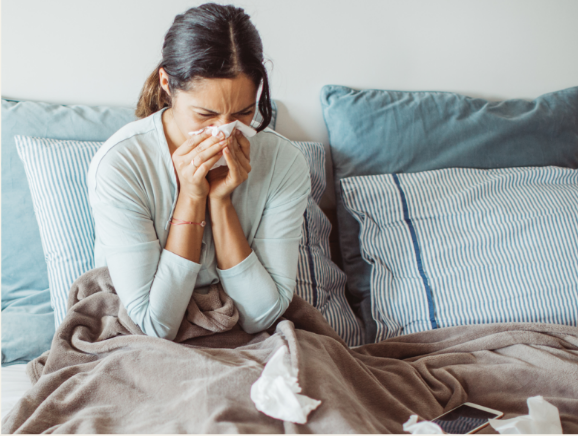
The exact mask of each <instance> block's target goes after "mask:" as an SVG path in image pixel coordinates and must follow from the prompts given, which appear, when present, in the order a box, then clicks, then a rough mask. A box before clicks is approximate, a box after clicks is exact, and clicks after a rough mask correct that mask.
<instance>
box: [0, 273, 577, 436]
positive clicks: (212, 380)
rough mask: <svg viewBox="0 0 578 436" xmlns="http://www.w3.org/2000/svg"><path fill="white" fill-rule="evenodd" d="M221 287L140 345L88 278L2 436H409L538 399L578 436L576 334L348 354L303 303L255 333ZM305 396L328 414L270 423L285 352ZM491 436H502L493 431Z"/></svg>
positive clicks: (508, 328) (397, 342)
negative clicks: (268, 394) (265, 376)
mask: <svg viewBox="0 0 578 436" xmlns="http://www.w3.org/2000/svg"><path fill="white" fill-rule="evenodd" d="M237 317H238V314H237V312H236V310H235V309H234V305H232V301H230V298H229V297H228V296H227V295H226V293H224V292H223V291H222V289H220V288H219V287H214V288H212V289H211V290H210V291H209V293H208V294H206V295H202V294H199V295H198V296H197V297H196V298H195V297H193V298H192V299H191V303H190V304H189V307H188V308H187V314H186V316H185V318H184V319H183V324H182V325H181V329H180V330H179V333H178V336H177V339H176V340H175V341H168V340H165V339H159V338H154V337H149V336H146V335H144V334H143V333H142V331H140V329H139V328H138V326H136V325H135V324H134V323H132V321H131V320H130V318H128V316H127V314H126V311H124V309H123V307H122V304H120V300H119V298H118V296H117V295H116V294H115V293H114V287H113V286H112V283H111V281H110V276H109V275H108V270H107V269H106V268H98V269H95V270H92V271H90V272H88V273H86V274H85V275H83V276H82V277H80V278H79V279H78V280H77V282H76V283H75V284H74V286H73V288H72V289H71V293H70V298H69V310H68V313H67V315H66V318H65V320H64V322H63V324H62V325H61V326H60V327H59V328H58V330H57V333H56V335H55V337H54V340H53V342H52V347H51V349H50V351H49V352H47V353H45V354H44V355H42V356H40V357H39V358H37V359H35V360H34V361H32V362H30V363H29V364H28V366H27V370H28V372H29V375H30V376H31V379H32V380H33V382H34V385H33V387H32V388H31V389H30V390H29V391H28V392H27V393H26V394H25V396H24V397H23V398H22V399H21V400H20V401H19V403H17V405H16V406H15V407H14V409H13V410H12V411H10V413H9V414H8V415H7V416H6V417H5V418H4V420H3V421H2V432H3V433H40V432H54V433H185V432H186V433H403V429H402V424H403V423H404V422H405V421H407V419H408V418H409V416H410V415H412V414H417V415H419V416H421V417H422V418H424V419H433V418H435V417H436V416H438V415H440V414H441V413H443V412H444V411H447V410H449V409H451V408H453V407H456V406H457V405H459V404H461V403H462V402H464V401H470V402H473V403H477V404H480V405H482V406H486V407H491V408H494V409H498V410H501V411H502V412H504V413H505V417H504V418H511V417H514V416H517V415H525V414H527V413H528V411H527V406H526V399H527V398H528V397H530V396H535V395H542V396H543V397H544V398H545V399H546V400H547V401H548V402H550V403H551V404H553V405H555V406H556V407H558V409H559V411H560V416H561V421H562V427H563V430H564V432H565V433H576V432H578V328H577V327H572V326H562V325H551V324H540V323H507V324H492V325H474V326H467V327H450V328H444V329H438V330H432V331H427V332H422V333H415V334H411V335H406V336H401V337H397V338H392V339H389V340H386V341H383V342H380V343H377V344H369V345H364V346H361V347H357V348H354V349H349V348H347V346H346V345H345V343H344V342H343V340H342V339H341V338H340V337H339V336H338V335H337V333H335V331H334V330H333V329H332V328H331V327H330V326H329V324H328V323H327V322H326V321H325V319H324V318H323V316H322V315H321V314H320V313H319V312H318V311H317V310H315V309H314V308H313V307H312V306H311V305H309V304H308V303H306V302H305V301H304V300H302V299H301V298H299V297H298V296H295V297H294V299H293V301H292V303H291V305H290V306H289V308H288V309H287V311H286V312H285V314H284V315H283V317H281V318H280V319H279V320H278V321H277V322H276V323H275V324H273V325H272V326H271V327H270V328H269V329H268V330H266V331H263V332H260V333H257V334H248V333H246V332H244V331H243V330H242V329H241V328H240V327H239V326H238V324H237V319H238V318H237ZM283 345H286V346H287V347H288V349H289V354H290V359H291V365H293V367H294V368H295V369H297V370H298V373H299V375H298V379H299V380H298V381H299V385H300V386H301V387H302V392H301V393H302V394H303V395H307V396H309V397H311V398H315V399H319V400H321V401H322V404H321V405H320V406H319V407H318V408H317V409H316V410H314V411H312V412H311V413H310V415H309V417H308V422H307V423H306V424H302V425H301V424H293V423H290V422H283V421H279V420H275V419H273V418H271V417H268V416H266V415H264V414H262V413H260V412H259V411H257V410H256V408H255V406H254V404H253V403H252V401H251V399H250V389H251V385H252V384H253V383H254V382H255V381H256V380H257V379H258V378H259V376H260V375H261V372H262V370H263V367H264V365H265V364H266V363H267V361H268V360H269V359H270V357H271V356H272V355H273V354H274V353H275V351H277V350H278V349H279V348H280V347H281V346H283ZM482 432H484V433H495V432H494V431H493V429H491V428H490V427H487V428H485V429H483V430H482Z"/></svg>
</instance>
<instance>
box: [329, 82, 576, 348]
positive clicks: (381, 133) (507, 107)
mask: <svg viewBox="0 0 578 436" xmlns="http://www.w3.org/2000/svg"><path fill="white" fill-rule="evenodd" d="M321 106H322V109H323V117H324V119H325V123H326V125H327V130H328V133H329V144H330V148H331V156H332V160H333V166H334V176H335V187H336V198H337V218H338V224H339V244H340V249H341V254H342V257H343V269H344V271H345V273H346V274H347V288H348V292H350V293H351V294H352V295H354V296H355V297H357V298H359V299H361V305H360V312H361V316H362V317H363V319H364V321H365V323H366V341H367V342H373V337H372V336H373V335H374V334H375V327H372V324H373V322H374V320H373V319H372V317H371V314H370V311H371V304H370V298H369V295H370V286H369V277H370V271H371V269H370V267H369V265H368V264H367V263H366V262H364V261H363V259H362V257H361V253H360V250H359V241H358V234H359V225H358V224H357V222H356V221H355V219H354V218H353V217H352V216H351V215H350V214H349V213H348V212H347V211H346V210H345V208H344V206H343V202H342V200H341V196H340V193H339V180H340V179H342V178H345V177H352V176H365V175H377V174H390V173H413V172H418V171H428V170H436V169H442V168H453V167H461V168H508V167H523V166H546V165H556V166H561V167H568V168H578V122H577V121H576V120H578V87H574V88H568V89H565V90H562V91H557V92H552V93H549V94H544V95H542V96H540V97H538V98H536V99H535V100H532V101H526V100H519V99H512V100H505V101H497V102H491V101H487V100H484V99H480V98H470V97H466V96H464V95H460V94H455V93H451V92H434V91H431V92H430V91H387V90H375V89H371V90H363V91H357V90H354V89H351V88H347V87H345V86H337V85H327V86H324V87H323V89H322V90H321Z"/></svg>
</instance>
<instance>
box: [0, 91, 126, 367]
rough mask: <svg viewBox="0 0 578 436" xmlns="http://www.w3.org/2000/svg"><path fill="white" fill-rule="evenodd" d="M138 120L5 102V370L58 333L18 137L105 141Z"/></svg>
mask: <svg viewBox="0 0 578 436" xmlns="http://www.w3.org/2000/svg"><path fill="white" fill-rule="evenodd" d="M133 119H134V114H133V110H132V109H128V108H113V107H101V106H93V107H91V106H82V105H59V104H52V103H42V102H33V101H15V100H6V99H2V365H3V366H4V365H7V364H11V363H15V362H27V361H29V360H30V359H31V358H34V357H36V356H38V355H39V354H40V353H41V352H42V351H44V350H47V349H48V348H49V347H50V342H51V341H52V336H53V334H54V314H53V313H52V310H51V309H50V307H49V306H47V305H46V302H47V301H48V297H49V295H50V292H49V283H48V271H47V265H46V261H45V258H44V252H43V250H42V242H41V238H40V231H39V227H38V224H37V221H36V215H35V213H34V207H33V203H32V196H31V193H30V189H29V185H28V183H27V182H26V174H25V170H24V165H23V163H22V161H21V160H20V158H19V156H18V152H17V149H16V143H15V141H14V136H15V135H25V136H36V137H44V138H58V139H64V140H68V139H75V140H76V139H77V140H83V141H103V140H105V139H107V138H108V137H109V136H110V135H111V134H112V133H114V132H115V131H116V130H118V129H119V128H120V127H121V126H123V125H124V124H126V123H128V122H129V121H132V120H133ZM51 319H52V321H51ZM50 324H52V327H51V326H50Z"/></svg>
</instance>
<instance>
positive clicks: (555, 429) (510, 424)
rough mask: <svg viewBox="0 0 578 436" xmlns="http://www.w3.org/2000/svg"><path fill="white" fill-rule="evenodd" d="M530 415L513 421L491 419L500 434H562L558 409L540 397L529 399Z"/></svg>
mask: <svg viewBox="0 0 578 436" xmlns="http://www.w3.org/2000/svg"><path fill="white" fill-rule="evenodd" d="M528 412H529V413H528V415H524V416H517V417H516V418H512V419H490V420H489V421H490V425H491V426H492V427H493V428H494V430H496V431H497V432H498V433H500V434H562V424H561V423H560V413H559V412H558V408H557V407H556V406H553V405H552V404H550V403H548V402H547V401H546V400H544V397H542V396H541V395H538V396H536V397H530V398H528Z"/></svg>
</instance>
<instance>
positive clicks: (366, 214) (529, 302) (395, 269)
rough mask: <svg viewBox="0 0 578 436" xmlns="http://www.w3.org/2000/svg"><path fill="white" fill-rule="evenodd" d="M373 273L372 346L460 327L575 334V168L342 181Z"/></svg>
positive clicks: (577, 176) (577, 314)
mask: <svg viewBox="0 0 578 436" xmlns="http://www.w3.org/2000/svg"><path fill="white" fill-rule="evenodd" d="M341 189H342V194H343V200H344V204H345V206H346V207H347V209H348V210H349V211H350V212H351V213H352V214H353V216H355V218H356V219H357V220H358V221H359V223H360V226H361V231H360V236H359V239H360V243H361V251H362V255H363V258H364V259H365V261H366V262H368V263H369V264H370V265H372V274H371V298H372V307H373V310H374V311H373V318H374V319H376V320H377V326H378V327H377V336H376V341H380V340H383V339H387V338H390V337H394V336H398V335H403V334H408V333H414V332H419V331H424V330H431V329H436V328H443V327H449V326H458V325H470V324H488V323H503V322H542V323H552V324H563V325H571V326H576V325H578V305H577V304H576V302H577V301H578V268H577V267H576V266H577V265H578V244H576V241H578V170H573V169H568V168H560V167H526V168H524V167H522V168H505V169H496V170H476V169H462V168H452V169H446V170H436V171H424V172H420V173H413V174H386V175H379V176H360V177H351V178H345V179H342V180H341Z"/></svg>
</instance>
